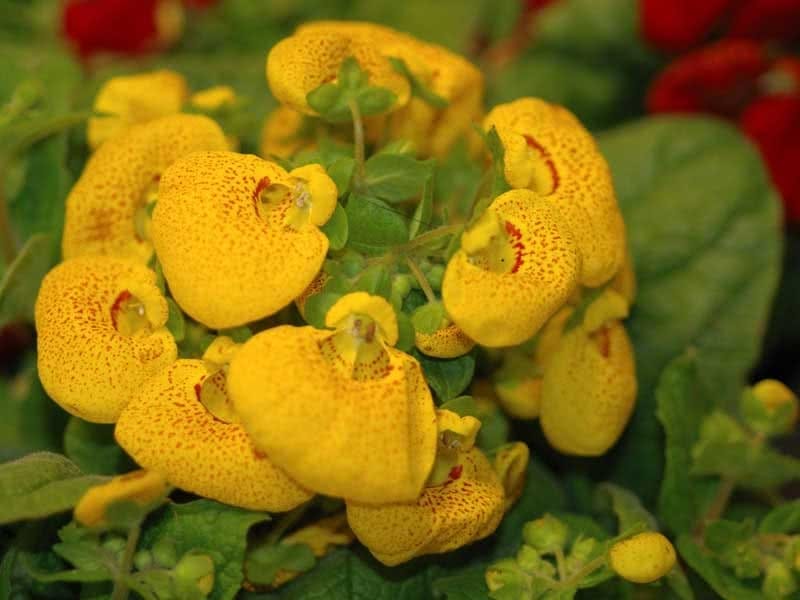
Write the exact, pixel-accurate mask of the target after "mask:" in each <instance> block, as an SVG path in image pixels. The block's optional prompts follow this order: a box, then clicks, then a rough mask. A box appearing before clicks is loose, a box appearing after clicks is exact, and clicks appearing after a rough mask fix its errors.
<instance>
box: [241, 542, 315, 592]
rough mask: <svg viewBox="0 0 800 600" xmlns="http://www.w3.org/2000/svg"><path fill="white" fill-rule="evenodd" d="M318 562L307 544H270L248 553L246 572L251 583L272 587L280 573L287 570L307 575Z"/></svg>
mask: <svg viewBox="0 0 800 600" xmlns="http://www.w3.org/2000/svg"><path fill="white" fill-rule="evenodd" d="M316 562H317V559H316V558H315V557H314V553H313V552H312V551H311V548H309V547H308V546H307V545H306V544H282V543H280V544H270V545H263V546H259V547H256V548H254V549H253V550H252V551H250V552H248V553H247V557H246V559H245V565H244V570H245V573H246V574H247V581H249V582H250V583H254V584H256V585H270V584H271V583H272V582H273V581H274V580H275V575H277V574H278V571H280V570H282V569H285V570H287V571H296V572H299V573H305V572H306V571H308V570H310V569H312V568H313V567H314V565H315V564H316Z"/></svg>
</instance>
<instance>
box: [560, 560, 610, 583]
mask: <svg viewBox="0 0 800 600" xmlns="http://www.w3.org/2000/svg"><path fill="white" fill-rule="evenodd" d="M606 560H607V559H606V555H605V553H603V554H601V555H600V556H598V557H597V558H595V559H594V560H591V561H589V562H588V563H586V564H585V565H583V567H582V568H581V569H580V570H579V571H575V573H573V574H572V575H570V576H569V577H568V578H567V579H564V580H562V581H560V582H559V585H558V587H559V588H561V589H565V588H569V587H572V586H574V585H577V584H579V583H580V582H581V581H583V580H584V579H585V578H586V577H588V576H589V575H591V574H592V573H594V572H595V571H596V570H597V569H599V568H600V567H602V566H603V565H604V564H606Z"/></svg>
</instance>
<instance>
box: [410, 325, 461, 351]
mask: <svg viewBox="0 0 800 600" xmlns="http://www.w3.org/2000/svg"><path fill="white" fill-rule="evenodd" d="M414 337H415V342H414V344H415V345H416V347H417V348H419V351H420V352H422V353H423V354H425V355H427V356H433V357H435V358H456V357H458V356H463V355H464V354H466V353H467V352H469V351H470V350H472V349H473V348H474V347H475V341H474V340H472V339H470V338H469V337H468V336H467V335H466V334H465V333H464V332H463V331H461V329H460V328H459V327H458V325H456V324H455V323H445V324H444V325H443V326H442V327H439V329H437V330H436V331H434V332H433V333H423V332H421V331H417V332H416V333H415V335H414Z"/></svg>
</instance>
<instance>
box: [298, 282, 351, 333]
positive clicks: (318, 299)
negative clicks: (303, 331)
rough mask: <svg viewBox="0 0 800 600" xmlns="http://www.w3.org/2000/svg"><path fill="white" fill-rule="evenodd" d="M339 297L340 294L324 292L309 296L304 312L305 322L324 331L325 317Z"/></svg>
mask: <svg viewBox="0 0 800 600" xmlns="http://www.w3.org/2000/svg"><path fill="white" fill-rule="evenodd" d="M341 297H342V294H339V293H334V292H325V291H323V292H320V293H319V294H314V295H313V296H309V298H308V300H306V305H305V310H304V312H305V317H306V321H307V322H308V323H309V324H310V325H313V326H314V327H316V328H317V329H324V328H325V315H327V314H328V311H329V310H330V309H331V306H333V305H334V304H336V301H337V300H339V298H341Z"/></svg>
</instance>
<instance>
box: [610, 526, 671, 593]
mask: <svg viewBox="0 0 800 600" xmlns="http://www.w3.org/2000/svg"><path fill="white" fill-rule="evenodd" d="M675 561H676V556H675V548H674V547H673V546H672V543H671V542H670V541H669V540H668V539H667V538H666V537H664V536H663V535H661V534H660V533H657V532H655V531H646V532H644V533H640V534H638V535H634V536H633V537H630V538H628V539H626V540H622V541H621V542H617V543H616V544H614V545H613V546H611V550H610V551H609V553H608V562H609V564H610V565H611V568H612V569H613V570H614V571H615V572H616V573H617V574H618V575H619V576H620V577H622V578H624V579H627V580H628V581H633V582H634V583H650V582H652V581H655V580H656V579H659V578H660V577H663V576H664V575H666V574H667V573H669V572H670V571H671V570H672V568H673V567H674V566H675Z"/></svg>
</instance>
